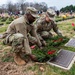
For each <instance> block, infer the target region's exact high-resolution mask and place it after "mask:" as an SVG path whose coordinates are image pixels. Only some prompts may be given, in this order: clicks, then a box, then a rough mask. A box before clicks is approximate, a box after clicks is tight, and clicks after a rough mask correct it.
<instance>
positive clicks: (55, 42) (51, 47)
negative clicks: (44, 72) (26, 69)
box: [32, 36, 69, 62]
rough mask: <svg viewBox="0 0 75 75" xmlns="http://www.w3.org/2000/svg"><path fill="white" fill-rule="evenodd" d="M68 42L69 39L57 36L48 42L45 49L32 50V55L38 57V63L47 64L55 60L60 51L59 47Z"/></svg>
mask: <svg viewBox="0 0 75 75" xmlns="http://www.w3.org/2000/svg"><path fill="white" fill-rule="evenodd" d="M68 40H69V39H68V38H66V37H62V36H61V37H60V36H55V37H53V38H51V39H47V40H46V42H47V46H46V47H44V49H42V50H39V49H38V48H35V49H34V50H32V53H33V54H34V55H35V56H36V58H37V61H39V62H46V61H48V60H49V59H53V58H55V57H56V56H57V54H58V50H59V49H58V48H57V46H60V45H62V44H64V43H66V42H67V41H68Z"/></svg>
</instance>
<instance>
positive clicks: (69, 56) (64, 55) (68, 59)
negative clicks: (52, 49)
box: [47, 36, 75, 70]
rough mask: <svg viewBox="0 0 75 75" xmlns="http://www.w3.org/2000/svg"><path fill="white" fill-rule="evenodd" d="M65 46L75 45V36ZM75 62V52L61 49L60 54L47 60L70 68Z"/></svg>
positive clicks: (61, 66)
mask: <svg viewBox="0 0 75 75" xmlns="http://www.w3.org/2000/svg"><path fill="white" fill-rule="evenodd" d="M65 46H68V47H75V36H74V37H73V38H71V39H70V40H69V41H68V42H67V43H66V44H65ZM74 62H75V52H72V51H69V50H64V49H60V50H59V52H58V55H57V56H56V57H55V58H54V59H53V60H49V61H47V63H48V64H50V65H53V66H56V67H59V68H62V69H65V70H69V69H70V68H71V67H72V65H73V64H74Z"/></svg>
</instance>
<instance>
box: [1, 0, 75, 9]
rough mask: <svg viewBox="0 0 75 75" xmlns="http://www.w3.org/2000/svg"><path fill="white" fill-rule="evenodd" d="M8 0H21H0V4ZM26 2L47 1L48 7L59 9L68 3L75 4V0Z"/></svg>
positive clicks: (43, 0)
mask: <svg viewBox="0 0 75 75" xmlns="http://www.w3.org/2000/svg"><path fill="white" fill-rule="evenodd" d="M8 1H12V2H13V3H16V2H18V1H19V0H0V5H2V4H6V3H7V2H8ZM25 1H26V2H33V3H35V2H38V3H39V2H45V3H46V4H47V5H48V7H52V6H55V7H56V8H57V9H58V10H59V9H61V8H62V7H65V6H67V5H71V4H72V5H75V0H25Z"/></svg>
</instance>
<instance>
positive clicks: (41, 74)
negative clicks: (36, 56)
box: [0, 19, 75, 75]
mask: <svg viewBox="0 0 75 75" xmlns="http://www.w3.org/2000/svg"><path fill="white" fill-rule="evenodd" d="M72 23H75V19H71V20H66V21H62V22H57V24H58V28H59V29H60V30H61V32H62V34H63V36H67V37H68V38H69V39H70V38H72V37H73V36H74V35H75V31H74V30H73V26H72V25H71V24H72ZM7 27H8V25H4V26H1V27H0V33H3V32H4V31H5V30H6V28H7ZM1 42H2V40H1V39H0V51H2V54H1V52H0V55H1V56H0V59H1V57H2V55H4V54H5V55H6V54H7V53H9V48H10V47H8V46H4V45H3V44H2V43H1ZM60 48H63V49H66V50H70V51H74V52H75V48H73V47H65V46H64V45H61V46H60ZM10 49H11V48H10ZM6 61H7V60H6ZM11 61H12V60H10V62H11ZM18 68H21V69H22V68H23V70H22V72H26V73H27V75H75V63H74V65H73V66H72V68H71V69H70V70H69V71H66V70H63V69H60V68H57V67H54V66H50V65H48V64H46V63H38V62H33V63H32V65H31V66H29V65H28V66H27V67H24V66H18ZM29 72H30V74H29Z"/></svg>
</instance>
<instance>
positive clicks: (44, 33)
mask: <svg viewBox="0 0 75 75" xmlns="http://www.w3.org/2000/svg"><path fill="white" fill-rule="evenodd" d="M38 35H39V38H40V40H41V39H47V38H51V37H52V36H53V35H52V34H51V32H48V31H41V32H38Z"/></svg>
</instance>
